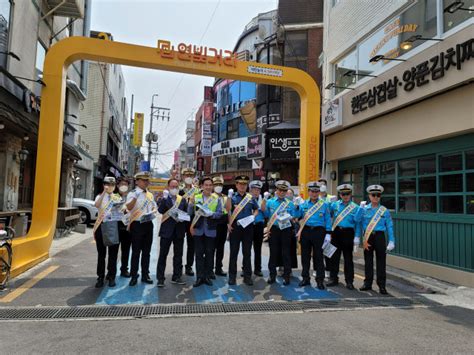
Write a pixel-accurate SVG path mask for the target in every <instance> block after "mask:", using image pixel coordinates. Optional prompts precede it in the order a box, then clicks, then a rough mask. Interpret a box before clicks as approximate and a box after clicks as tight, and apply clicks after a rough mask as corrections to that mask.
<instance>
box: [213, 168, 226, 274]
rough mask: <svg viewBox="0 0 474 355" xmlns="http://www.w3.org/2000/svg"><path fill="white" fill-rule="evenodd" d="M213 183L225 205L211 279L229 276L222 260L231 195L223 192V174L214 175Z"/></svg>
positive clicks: (217, 232) (215, 190)
mask: <svg viewBox="0 0 474 355" xmlns="http://www.w3.org/2000/svg"><path fill="white" fill-rule="evenodd" d="M212 183H213V184H214V193H215V194H216V195H217V196H218V197H219V199H220V200H221V204H222V206H223V209H222V216H221V218H220V219H219V220H218V221H217V229H216V252H215V254H216V258H215V264H214V265H213V266H214V267H215V272H214V274H213V275H211V279H215V277H216V276H224V277H225V276H227V273H226V272H225V271H224V269H223V264H222V261H223V260H224V249H225V242H226V241H227V221H228V217H227V210H226V209H225V206H226V205H227V199H228V198H229V197H228V196H226V195H225V194H223V193H222V190H223V187H224V178H223V177H222V176H215V177H213V178H212Z"/></svg>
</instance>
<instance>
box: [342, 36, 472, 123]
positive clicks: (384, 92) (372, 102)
mask: <svg viewBox="0 0 474 355" xmlns="http://www.w3.org/2000/svg"><path fill="white" fill-rule="evenodd" d="M472 58H474V38H471V39H469V40H467V41H465V42H463V43H459V44H457V45H456V47H451V48H448V49H447V50H446V51H444V52H441V53H439V54H437V55H435V56H434V57H432V58H430V59H429V60H425V61H424V62H421V63H419V64H418V65H415V66H412V67H411V68H410V69H407V70H405V71H404V72H403V75H402V80H400V79H399V77H398V76H397V75H395V76H394V77H393V78H392V79H389V80H386V81H384V82H383V83H381V84H379V85H376V86H374V87H373V88H372V89H369V90H368V91H365V92H363V93H361V94H359V95H356V96H354V97H353V98H352V100H351V106H352V114H353V115H355V114H358V113H359V112H362V111H365V110H367V109H368V108H371V107H374V106H376V105H379V104H381V103H383V102H386V101H388V100H393V99H394V98H396V97H397V95H398V89H399V88H403V90H404V91H406V92H411V91H413V90H414V89H415V88H417V87H420V86H424V85H428V84H430V82H431V81H436V80H439V79H441V78H443V77H444V76H445V74H446V73H447V72H448V71H449V70H450V69H452V68H456V70H461V69H462V64H463V63H464V62H466V61H468V60H470V59H472Z"/></svg>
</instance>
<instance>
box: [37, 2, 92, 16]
mask: <svg viewBox="0 0 474 355" xmlns="http://www.w3.org/2000/svg"><path fill="white" fill-rule="evenodd" d="M46 3H47V4H48V6H49V8H50V9H51V12H52V15H54V16H62V17H70V18H83V17H84V0H46Z"/></svg>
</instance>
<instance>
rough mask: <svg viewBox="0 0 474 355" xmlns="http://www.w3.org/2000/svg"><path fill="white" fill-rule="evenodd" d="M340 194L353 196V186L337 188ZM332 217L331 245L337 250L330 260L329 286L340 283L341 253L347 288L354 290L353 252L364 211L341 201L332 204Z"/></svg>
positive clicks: (352, 204)
mask: <svg viewBox="0 0 474 355" xmlns="http://www.w3.org/2000/svg"><path fill="white" fill-rule="evenodd" d="M337 192H338V193H339V194H352V185H350V184H342V185H339V186H338V187H337ZM330 210H331V215H332V217H333V224H332V227H333V228H332V230H333V232H332V236H331V243H332V244H333V245H334V246H335V247H336V248H337V250H336V251H335V252H334V254H333V256H332V258H331V259H329V260H330V262H331V268H330V279H331V281H330V283H328V284H327V286H329V287H331V286H336V285H337V284H338V282H339V278H338V274H339V263H340V261H341V253H342V254H343V255H344V277H345V281H346V287H347V288H348V289H350V290H353V289H354V285H353V283H354V262H353V260H352V252H353V250H354V244H355V245H358V244H359V240H360V221H361V217H362V216H361V214H362V213H361V212H362V210H361V209H360V208H359V206H357V205H356V204H355V203H354V202H352V201H351V200H350V201H349V202H348V203H344V202H343V201H342V199H341V200H339V201H336V202H333V203H331V205H330Z"/></svg>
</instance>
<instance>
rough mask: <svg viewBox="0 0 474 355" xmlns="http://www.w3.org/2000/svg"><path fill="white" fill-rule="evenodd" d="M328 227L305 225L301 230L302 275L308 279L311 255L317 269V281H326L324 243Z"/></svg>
mask: <svg viewBox="0 0 474 355" xmlns="http://www.w3.org/2000/svg"><path fill="white" fill-rule="evenodd" d="M325 234H326V229H325V228H323V227H304V228H303V230H302V232H301V242H300V243H301V264H302V265H303V270H302V271H301V277H303V278H304V279H308V278H309V277H310V276H309V268H310V264H311V255H313V263H314V267H315V269H316V281H317V282H322V281H324V261H323V260H324V259H323V249H322V246H323V243H324V236H325Z"/></svg>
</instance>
